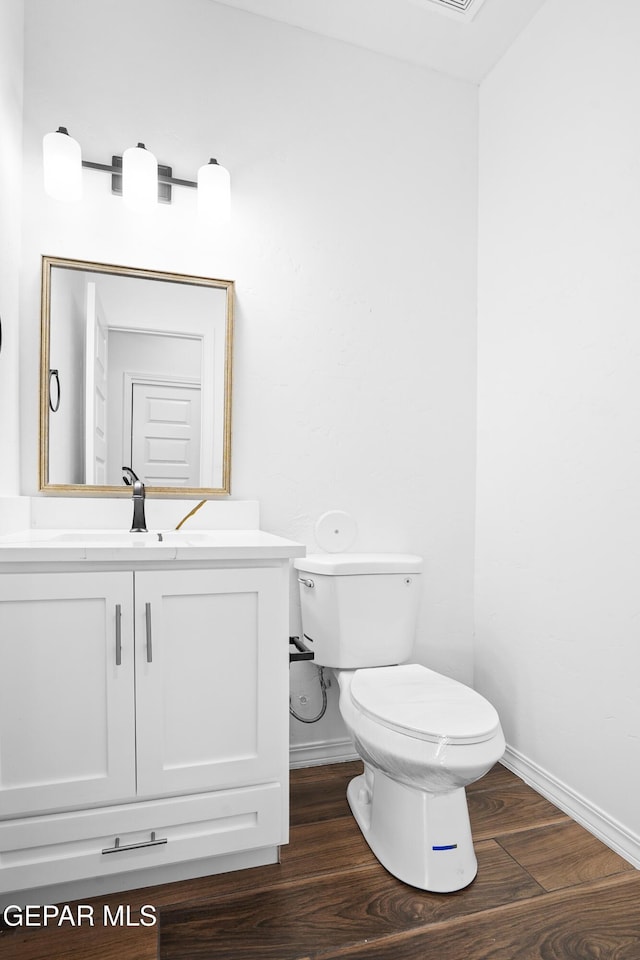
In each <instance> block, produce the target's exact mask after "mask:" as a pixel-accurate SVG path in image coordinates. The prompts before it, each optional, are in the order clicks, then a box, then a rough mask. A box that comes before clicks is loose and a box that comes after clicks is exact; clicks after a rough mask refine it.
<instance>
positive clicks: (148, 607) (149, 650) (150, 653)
mask: <svg viewBox="0 0 640 960" xmlns="http://www.w3.org/2000/svg"><path fill="white" fill-rule="evenodd" d="M144 616H145V621H146V626H147V663H151V662H152V661H153V644H152V639H151V604H150V603H145V605H144Z"/></svg>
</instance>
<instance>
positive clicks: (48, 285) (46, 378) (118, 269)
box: [39, 256, 234, 498]
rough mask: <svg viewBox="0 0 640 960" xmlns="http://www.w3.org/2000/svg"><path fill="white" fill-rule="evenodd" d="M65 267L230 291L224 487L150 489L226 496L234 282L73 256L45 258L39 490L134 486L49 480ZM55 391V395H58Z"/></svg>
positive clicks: (84, 492) (106, 490)
mask: <svg viewBox="0 0 640 960" xmlns="http://www.w3.org/2000/svg"><path fill="white" fill-rule="evenodd" d="M54 268H62V269H66V270H75V271H84V272H90V273H99V274H107V275H111V276H122V277H131V278H139V279H144V280H160V281H165V282H169V283H175V284H185V285H191V286H198V287H209V288H213V289H219V290H222V291H224V294H225V321H224V327H225V334H224V358H223V359H222V361H221V365H222V366H223V370H224V373H223V378H224V386H223V391H222V394H223V395H222V410H221V412H220V416H221V418H222V438H221V460H222V463H221V482H220V486H219V487H217V486H216V487H213V486H212V487H181V486H154V485H152V484H150V485H149V486H147V487H146V491H147V493H148V495H149V496H155V497H173V498H178V497H189V496H198V497H213V496H225V495H227V496H228V495H229V494H230V492H231V388H232V352H233V292H234V282H233V280H216V279H213V278H209V277H199V276H190V275H188V274H179V273H171V272H168V271H160V270H146V269H139V268H134V267H123V266H116V265H114V264H106V263H95V262H92V261H85V260H71V259H66V258H63V257H49V256H43V257H42V276H41V350H40V457H39V490H40V491H41V492H42V493H48V494H57V495H65V494H66V495H69V494H78V495H80V496H106V495H108V496H125V497H127V496H131V490H130V488H129V487H127V486H125V485H124V484H123V485H122V486H114V485H109V484H87V483H57V482H56V483H50V482H49V460H50V458H49V452H50V451H49V440H50V412H51V410H52V409H53V408H54V407H55V406H56V402H59V400H60V381H59V379H58V376H57V371H56V370H52V369H51V361H50V353H51V306H52V303H51V294H52V270H53V269H54ZM52 375H55V379H56V380H57V384H56V383H55V380H54V386H55V388H56V389H57V395H56V396H54V398H53V406H52V394H51V387H52V379H51V378H52ZM56 389H54V394H55V393H56Z"/></svg>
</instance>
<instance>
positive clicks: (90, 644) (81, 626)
mask: <svg viewBox="0 0 640 960" xmlns="http://www.w3.org/2000/svg"><path fill="white" fill-rule="evenodd" d="M118 614H119V615H120V616H118ZM132 618H133V589H132V574H131V573H121V572H118V573H55V572H54V573H15V574H0V816H1V817H7V816H14V817H15V816H24V815H27V814H33V813H37V812H42V811H46V810H55V809H63V808H65V807H74V806H80V805H88V804H96V803H109V802H111V801H115V800H120V799H122V798H123V797H130V796H134V795H135V784H136V768H135V739H134V737H133V733H134V723H135V716H134V704H135V699H134V668H133V619H132ZM118 621H119V622H118ZM117 633H119V635H120V648H121V651H122V652H121V653H120V654H119V653H118V649H117V643H118V636H117ZM118 661H120V662H118ZM0 863H1V861H0Z"/></svg>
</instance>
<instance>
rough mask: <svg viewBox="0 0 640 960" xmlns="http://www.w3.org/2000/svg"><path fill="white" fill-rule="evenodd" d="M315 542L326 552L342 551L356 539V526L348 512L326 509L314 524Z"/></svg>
mask: <svg viewBox="0 0 640 960" xmlns="http://www.w3.org/2000/svg"><path fill="white" fill-rule="evenodd" d="M314 530H315V535H316V543H317V544H318V546H319V547H320V548H321V549H322V550H326V552H327V553H344V551H345V550H348V549H349V547H351V546H352V545H353V543H354V541H355V539H356V535H357V533H358V527H357V525H356V522H355V520H354V519H353V517H352V516H351V514H350V513H345V511H344V510H328V511H327V513H323V514H322V516H321V517H318V519H317V520H316V525H315V528H314Z"/></svg>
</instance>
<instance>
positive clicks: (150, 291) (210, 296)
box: [39, 256, 233, 497]
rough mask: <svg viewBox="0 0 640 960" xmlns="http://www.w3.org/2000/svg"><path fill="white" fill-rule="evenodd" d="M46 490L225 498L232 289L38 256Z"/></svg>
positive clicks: (220, 283)
mask: <svg viewBox="0 0 640 960" xmlns="http://www.w3.org/2000/svg"><path fill="white" fill-rule="evenodd" d="M41 321H42V335H41V358H40V470H39V474H40V479H39V487H40V490H41V491H42V492H44V493H56V494H63V493H64V494H81V495H82V494H84V495H90V496H95V495H105V494H109V495H118V494H124V495H125V496H126V495H130V490H128V489H127V487H126V486H124V485H123V480H122V468H123V467H131V468H132V469H133V470H134V471H135V472H136V474H137V475H138V476H139V477H140V479H141V480H142V481H143V482H144V483H145V486H146V488H147V492H148V493H149V494H150V495H151V496H174V497H176V496H188V495H198V496H204V497H206V496H214V495H224V494H229V492H230V473H231V379H232V347H233V281H232V280H215V279H212V278H208V277H197V276H189V275H187V274H178V273H169V272H164V271H158V270H143V269H137V268H133V267H120V266H115V265H113V264H106V263H93V262H90V261H84V260H69V259H64V258H61V257H48V256H44V257H43V258H42V286H41Z"/></svg>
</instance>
